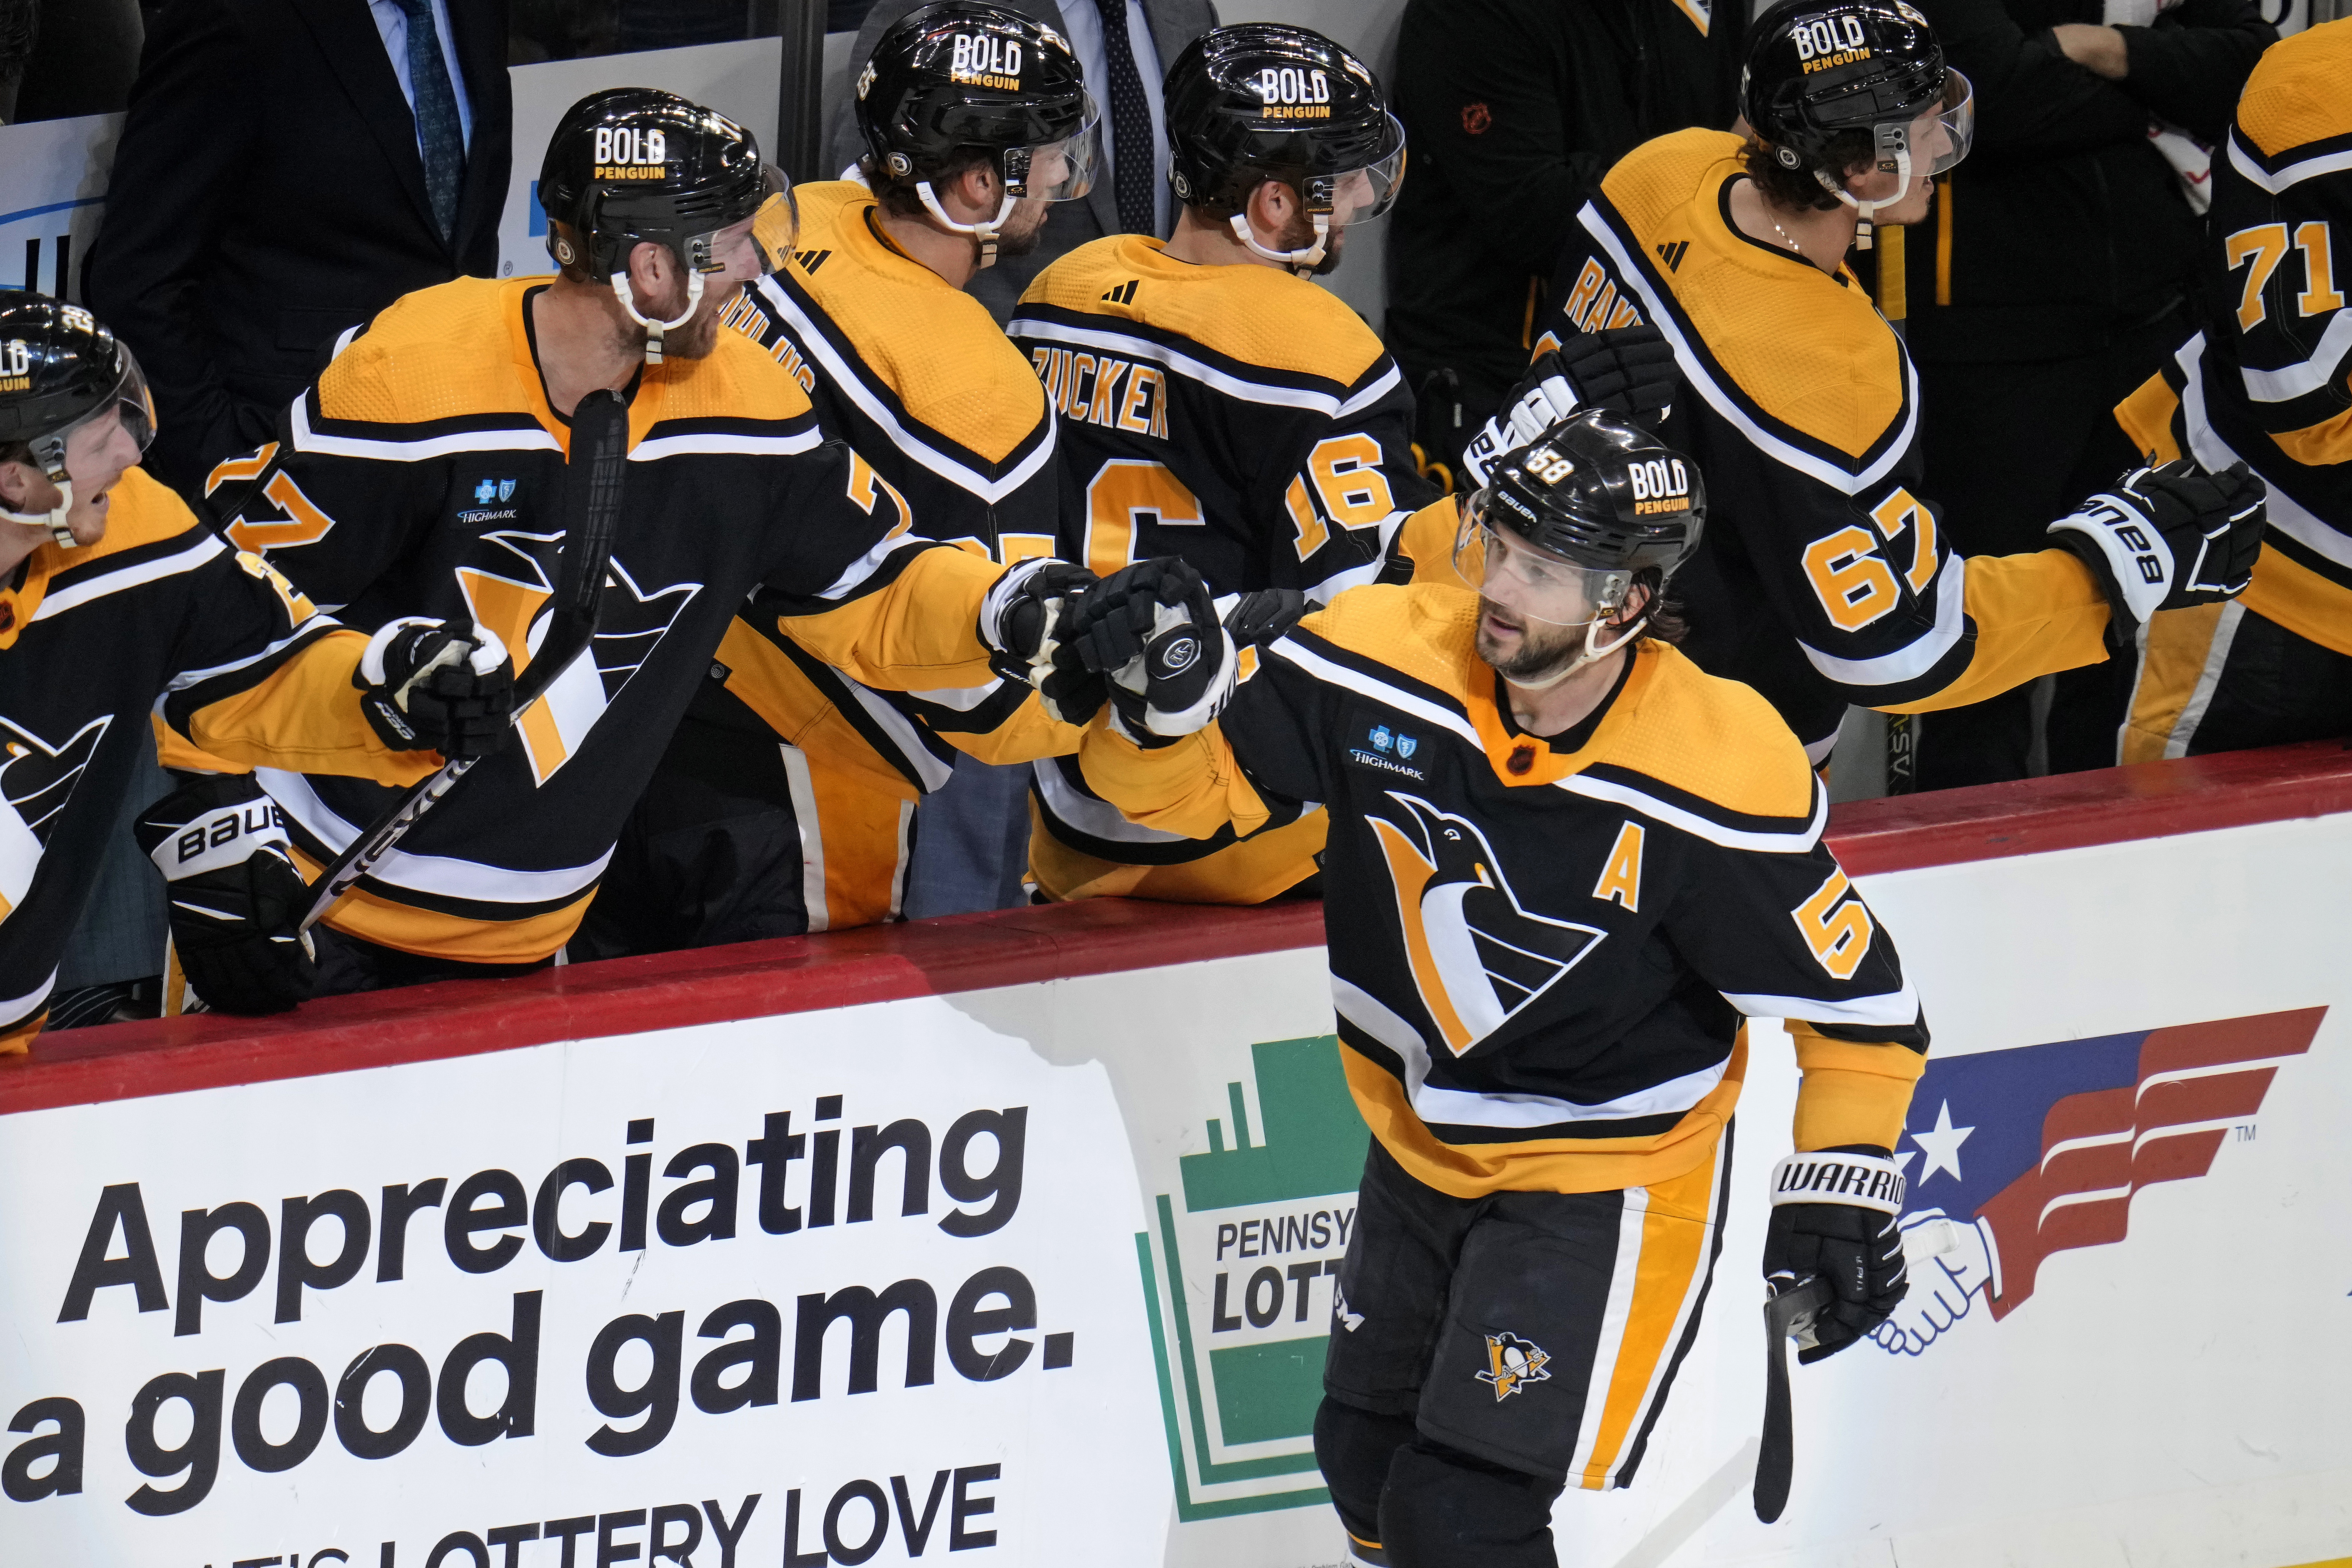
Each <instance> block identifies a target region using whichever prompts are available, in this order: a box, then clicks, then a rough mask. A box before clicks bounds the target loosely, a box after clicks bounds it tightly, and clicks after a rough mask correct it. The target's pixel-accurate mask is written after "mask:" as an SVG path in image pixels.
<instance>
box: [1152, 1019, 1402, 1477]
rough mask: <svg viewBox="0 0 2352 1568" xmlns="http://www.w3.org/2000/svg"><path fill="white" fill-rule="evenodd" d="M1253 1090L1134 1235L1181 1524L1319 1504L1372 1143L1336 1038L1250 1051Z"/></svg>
mask: <svg viewBox="0 0 2352 1568" xmlns="http://www.w3.org/2000/svg"><path fill="white" fill-rule="evenodd" d="M1250 1059H1251V1073H1252V1077H1253V1078H1254V1080H1255V1083H1254V1085H1253V1086H1254V1087H1255V1091H1256V1095H1255V1097H1256V1101H1257V1105H1258V1111H1259V1120H1260V1122H1261V1123H1262V1126H1260V1127H1256V1128H1254V1127H1253V1126H1252V1124H1251V1117H1250V1113H1249V1101H1250V1096H1249V1095H1248V1094H1247V1093H1245V1092H1244V1085H1243V1084H1241V1083H1240V1082H1233V1083H1229V1084H1227V1085H1226V1093H1227V1096H1228V1101H1229V1103H1230V1105H1231V1108H1232V1116H1231V1121H1232V1126H1231V1144H1230V1146H1228V1139H1227V1127H1226V1123H1225V1119H1224V1118H1222V1117H1212V1118H1210V1119H1209V1121H1208V1124H1207V1136H1208V1145H1209V1147H1208V1150H1207V1152H1206V1153H1201V1154H1190V1155H1181V1156H1180V1157H1179V1158H1178V1159H1177V1161H1176V1166H1177V1171H1178V1183H1177V1185H1178V1186H1179V1187H1180V1188H1181V1192H1178V1193H1172V1194H1171V1193H1161V1194H1160V1195H1159V1197H1158V1199H1157V1202H1156V1208H1157V1223H1156V1227H1155V1229H1154V1230H1153V1231H1152V1232H1149V1233H1142V1234H1139V1235H1138V1236H1137V1237H1136V1239H1135V1241H1136V1254H1137V1259H1138V1261H1139V1264H1140V1265H1141V1267H1142V1270H1143V1291H1144V1300H1145V1303H1146V1306H1147V1309H1148V1310H1149V1312H1150V1316H1151V1343H1152V1351H1153V1354H1154V1357H1155V1359H1156V1360H1157V1362H1158V1367H1159V1375H1160V1411H1161V1414H1162V1416H1164V1418H1165V1420H1166V1424H1167V1435H1168V1458H1169V1465H1170V1469H1171V1472H1172V1474H1173V1478H1174V1480H1175V1484H1176V1510H1177V1515H1178V1517H1179V1518H1180V1519H1182V1520H1184V1521H1188V1522H1189V1521H1193V1520H1202V1519H1216V1518H1223V1517H1226V1516H1230V1515H1234V1514H1244V1513H1262V1512H1265V1511H1271V1510H1276V1509H1288V1508H1305V1507H1310V1506H1317V1505H1320V1504H1322V1503H1324V1502H1326V1501H1327V1500H1328V1494H1327V1493H1326V1492H1325V1490H1324V1489H1323V1486H1322V1478H1321V1477H1320V1475H1319V1474H1318V1472H1317V1469H1316V1465H1315V1439H1314V1431H1315V1409H1316V1406H1317V1405H1318V1403H1319V1402H1320V1401H1321V1399H1322V1396H1323V1352H1324V1346H1325V1344H1326V1343H1327V1341H1328V1338H1329V1334H1330V1326H1331V1313H1332V1305H1333V1291H1335V1290H1336V1288H1337V1286H1338V1283H1339V1260H1340V1259H1341V1258H1342V1257H1344V1256H1345V1255H1346V1252H1347V1248H1348V1240H1349V1237H1350V1236H1351V1235H1353V1234H1354V1230H1355V1223H1356V1185H1357V1182H1358V1181H1359V1180H1360V1178H1361V1176H1362V1175H1363V1169H1364V1154H1365V1149H1366V1145H1367V1144H1368V1141H1369V1138H1370V1134H1368V1133H1367V1132H1366V1131H1365V1128H1364V1124H1363V1119H1362V1118H1361V1117H1360V1115H1358V1113H1357V1111H1356V1106H1355V1102H1354V1101H1353V1100H1351V1099H1350V1098H1349V1094H1348V1084H1347V1079H1346V1076H1345V1074H1344V1073H1343V1072H1342V1071H1341V1069H1340V1066H1339V1040H1338V1039H1337V1038H1336V1037H1335V1036H1332V1035H1328V1034H1327V1035H1318V1036H1314V1037H1312V1038H1309V1039H1305V1040H1269V1041H1264V1042H1261V1043H1259V1044H1256V1045H1253V1046H1252V1047H1251V1048H1250Z"/></svg>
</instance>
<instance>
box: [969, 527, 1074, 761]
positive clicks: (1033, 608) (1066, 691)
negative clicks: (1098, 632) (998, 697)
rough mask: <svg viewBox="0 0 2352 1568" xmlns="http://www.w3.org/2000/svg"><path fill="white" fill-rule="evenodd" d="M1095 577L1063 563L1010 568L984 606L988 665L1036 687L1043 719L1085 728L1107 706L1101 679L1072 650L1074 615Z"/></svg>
mask: <svg viewBox="0 0 2352 1568" xmlns="http://www.w3.org/2000/svg"><path fill="white" fill-rule="evenodd" d="M1094 582H1095V574H1094V573H1093V572H1091V571H1088V570H1087V569H1086V568H1085V567H1082V566H1072V565H1071V564H1070V563H1069V562H1067V561H1065V560H1053V559H1031V560H1024V561H1019V562H1016V563H1015V564H1013V565H1012V566H1010V567H1007V568H1006V569H1005V570H1004V575H1003V576H1002V577H1000V578H998V579H997V580H995V582H993V583H992V584H991V585H990V587H989V590H988V596H987V597H986V598H985V599H983V600H982V601H981V606H980V640H981V641H982V643H986V644H987V645H988V649H989V652H990V654H991V657H990V659H989V664H990V666H991V667H992V668H993V669H994V670H995V671H996V673H997V674H1000V675H1002V676H1003V677H1004V678H1005V679H1006V680H1011V681H1019V682H1020V683H1021V684H1022V685H1026V686H1030V687H1034V689H1035V691H1036V693H1037V695H1038V697H1039V699H1040V700H1041V701H1042V702H1043V703H1044V704H1045V716H1046V717H1048V718H1053V719H1058V720H1060V721H1061V722H1062V723H1064V724H1085V723H1086V722H1087V720H1089V719H1091V718H1093V717H1094V716H1095V714H1096V712H1097V710H1098V709H1099V708H1101V706H1102V705H1103V695H1104V690H1103V680H1102V677H1101V676H1100V675H1098V674H1095V673H1094V672H1093V671H1091V670H1089V669H1087V667H1086V665H1085V664H1082V663H1081V662H1080V661H1079V659H1078V657H1077V655H1076V652H1075V651H1074V650H1072V649H1071V647H1070V646H1069V642H1068V637H1067V632H1068V629H1069V624H1070V612H1071V611H1072V609H1073V607H1075V606H1076V604H1077V602H1078V601H1079V597H1080V595H1082V594H1084V593H1085V592H1086V591H1087V590H1088V589H1090V588H1092V587H1093V586H1094Z"/></svg>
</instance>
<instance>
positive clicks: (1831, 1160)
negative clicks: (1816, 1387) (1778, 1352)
mask: <svg viewBox="0 0 2352 1568" xmlns="http://www.w3.org/2000/svg"><path fill="white" fill-rule="evenodd" d="M1902 1212H1903V1172H1902V1169H1901V1167H1899V1166H1896V1165H1895V1161H1894V1160H1893V1159H1892V1158H1890V1157H1889V1156H1888V1154H1887V1151H1885V1149H1881V1148H1877V1147H1874V1146H1871V1145H1859V1144H1857V1145H1851V1146H1849V1147H1846V1148H1840V1149H1824V1150H1822V1151H1821V1152H1820V1153H1818V1154H1810V1155H1789V1156H1788V1157H1787V1158H1785V1159H1783V1160H1782V1161H1781V1162H1780V1164H1779V1165H1777V1166H1773V1167H1772V1217H1771V1219H1770V1221H1769V1223H1768V1224H1767V1226H1766V1228H1765V1232H1764V1277H1765V1278H1766V1279H1767V1280H1772V1279H1781V1278H1783V1277H1785V1282H1786V1283H1788V1284H1791V1285H1801V1284H1803V1283H1804V1282H1805V1281H1808V1280H1811V1279H1814V1278H1817V1277H1818V1278H1820V1279H1823V1280H1827V1281H1829V1283H1830V1287H1831V1289H1832V1290H1833V1291H1836V1292H1837V1294H1836V1296H1835V1298H1834V1299H1833V1300H1832V1301H1831V1302H1830V1304H1829V1305H1828V1306H1827V1307H1825V1308H1824V1309H1822V1312H1821V1314H1820V1315H1819V1316H1818V1317H1817V1318H1815V1319H1814V1320H1813V1331H1812V1336H1811V1343H1807V1342H1806V1341H1805V1340H1804V1339H1800V1340H1799V1341H1798V1342H1797V1343H1798V1344H1799V1346H1800V1347H1801V1348H1800V1349H1799V1351H1798V1354H1797V1359H1798V1360H1799V1361H1800V1362H1803V1363H1807V1364H1810V1363H1812V1362H1816V1361H1819V1360H1821V1359H1822V1357H1823V1356H1827V1355H1835V1354H1837V1353H1838V1352H1839V1351H1842V1350H1843V1349H1844V1348H1845V1347H1846V1346H1847V1345H1850V1344H1852V1343H1853V1342H1854V1341H1856V1340H1858V1339H1860V1338H1862V1337H1863V1336H1864V1334H1867V1333H1870V1331H1871V1330H1873V1329H1874V1328H1876V1327H1877V1326H1878V1325H1879V1324H1880V1323H1882V1322H1885V1321H1886V1317H1887V1314H1888V1313H1890V1312H1894V1310H1895V1308H1896V1307H1897V1306H1899V1305H1901V1304H1902V1301H1903V1296H1904V1292H1905V1291H1907V1290H1908V1289H1909V1288H1910V1285H1909V1281H1908V1279H1907V1276H1906V1270H1905V1263H1904V1256H1903V1238H1902V1235H1901V1234H1900V1232H1898V1231H1897V1230H1896V1228H1895V1217H1896V1216H1897V1215H1899V1214H1901V1213H1902Z"/></svg>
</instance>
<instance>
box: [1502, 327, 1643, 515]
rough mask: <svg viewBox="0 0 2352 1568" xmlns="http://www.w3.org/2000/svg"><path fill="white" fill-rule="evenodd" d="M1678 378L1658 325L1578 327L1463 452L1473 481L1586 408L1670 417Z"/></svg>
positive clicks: (1542, 358)
mask: <svg viewBox="0 0 2352 1568" xmlns="http://www.w3.org/2000/svg"><path fill="white" fill-rule="evenodd" d="M1676 383H1677V377H1676V372H1675V351H1674V350H1673V348H1672V347H1671V346H1669V345H1668V344H1667V342H1666V340H1664V338H1662V337H1660V336H1659V335H1658V329H1656V328H1655V327H1652V326H1648V325H1643V326H1638V327H1621V328H1619V329H1617V330H1615V331H1613V332H1579V333H1577V334H1576V335H1575V336H1574V337H1572V338H1570V340H1569V341H1567V342H1565V343H1563V344H1561V345H1560V346H1559V348H1557V349H1549V350H1545V351H1544V352H1543V353H1540V354H1538V355H1537V356H1536V357H1535V360H1534V361H1533V362H1532V363H1530V364H1529V365H1528V373H1527V374H1526V375H1525V376H1522V377H1521V378H1520V379H1519V384H1518V385H1517V386H1515V387H1513V388H1512V389H1511V390H1510V392H1508V393H1507V394H1506V395H1505V397H1504V399H1503V408H1502V412H1501V413H1497V414H1496V415H1495V417H1494V418H1492V419H1490V420H1488V421H1487V422H1486V425H1485V427H1484V428H1483V429H1481V430H1480V431H1479V433H1478V434H1477V435H1476V436H1475V437H1474V438H1473V439H1472V440H1471V443H1470V444H1469V446H1468V447H1467V448H1465V450H1464V452H1463V454H1462V466H1463V467H1464V469H1465V471H1467V473H1468V474H1469V476H1470V486H1471V488H1473V489H1475V488H1478V487H1479V486H1484V485H1485V484H1486V474H1487V471H1488V470H1489V469H1491V468H1493V467H1494V465H1496V463H1497V462H1499V461H1500V460H1501V459H1502V458H1503V457H1505V456H1506V455H1508V454H1510V453H1513V452H1517V450H1518V449H1519V448H1520V447H1522V446H1525V445H1526V444H1528V442H1530V441H1533V440H1534V439H1535V438H1536V437H1537V436H1538V435H1541V434H1543V433H1544V432H1545V431H1547V430H1549V429H1550V428H1551V427H1552V426H1553V425H1555V424H1557V423H1559V422H1560V421H1561V420H1563V419H1566V418H1567V417H1568V416H1569V415H1570V414H1571V413H1575V412H1576V411H1577V410H1578V409H1580V408H1606V409H1612V410H1614V411H1615V412H1617V413H1622V414H1627V415H1630V416H1632V417H1633V418H1636V419H1647V420H1653V421H1654V420H1657V419H1661V418H1663V417H1664V415H1665V413H1666V412H1667V410H1668V409H1669V408H1670V407H1671V406H1672V405H1673V403H1674V400H1675V385H1676Z"/></svg>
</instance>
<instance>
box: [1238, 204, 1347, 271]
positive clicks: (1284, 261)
mask: <svg viewBox="0 0 2352 1568" xmlns="http://www.w3.org/2000/svg"><path fill="white" fill-rule="evenodd" d="M1313 216H1314V219H1315V243H1314V244H1313V245H1310V246H1307V248H1306V249H1305V250H1268V249H1267V248H1266V247H1265V246H1262V245H1260V244H1258V243H1257V235H1255V234H1253V233H1251V232H1250V221H1249V214H1247V213H1235V214H1234V215H1233V216H1232V217H1231V218H1230V219H1228V220H1227V221H1228V222H1230V223H1231V224H1232V225H1234V238H1235V239H1238V240H1240V241H1241V242H1242V244H1244V245H1245V246H1249V248H1250V249H1251V250H1252V251H1253V252H1255V254H1257V255H1259V256H1264V257H1265V259H1266V260H1268V261H1270V262H1273V263H1274V264H1275V265H1276V266H1277V267H1288V268H1290V270H1291V273H1292V275H1293V276H1295V277H1314V276H1315V269H1316V268H1317V267H1319V266H1321V265H1322V263H1323V256H1324V247H1325V246H1326V244H1327V243H1328V241H1329V240H1330V237H1331V214H1328V213H1317V214H1313Z"/></svg>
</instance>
